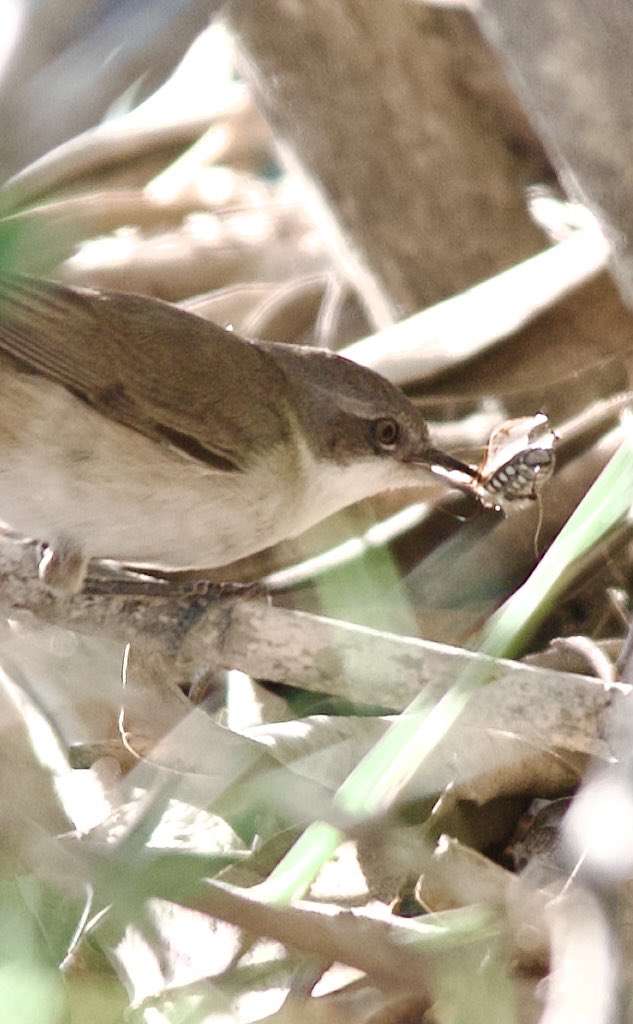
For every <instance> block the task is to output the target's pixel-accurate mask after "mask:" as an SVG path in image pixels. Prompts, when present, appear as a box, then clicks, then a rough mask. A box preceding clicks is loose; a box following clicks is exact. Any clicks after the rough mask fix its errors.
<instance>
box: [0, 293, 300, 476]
mask: <svg viewBox="0 0 633 1024" xmlns="http://www.w3.org/2000/svg"><path fill="white" fill-rule="evenodd" d="M2 354H4V355H5V356H8V357H10V358H11V359H12V360H13V361H15V362H16V363H17V364H18V365H19V366H20V368H21V369H22V370H24V371H27V372H37V373H40V374H43V375H44V376H45V377H47V378H48V379H50V380H51V381H54V382H55V383H57V384H61V385H62V386H63V387H65V388H66V389H67V390H68V391H70V392H72V393H73V394H74V395H76V396H77V397H79V398H81V399H82V400H83V401H85V402H87V403H88V404H89V405H91V406H92V407H93V408H94V409H96V410H98V411H99V412H102V413H105V414H106V415H109V416H110V417H111V418H112V419H114V420H116V421H117V422H119V423H123V424H124V425H125V426H128V427H131V428H132V429H134V430H137V431H139V432H141V433H143V434H145V435H146V436H148V437H152V438H154V439H156V440H162V441H166V442H167V443H169V444H171V445H173V446H175V447H176V448H178V449H180V450H181V451H182V452H185V453H186V454H188V455H189V456H193V457H195V458H196V459H198V460H199V461H201V462H204V463H206V464H207V465H208V466H210V467H213V468H215V469H218V470H223V471H232V470H239V469H243V468H244V467H245V464H246V462H247V459H245V457H244V453H245V452H247V453H248V452H252V453H253V454H255V453H256V452H257V451H258V450H259V449H260V447H261V446H262V442H263V439H265V438H267V437H270V436H278V433H279V430H280V429H281V430H282V433H283V422H284V421H283V418H282V417H283V410H282V409H281V407H280V402H279V397H278V385H279V380H280V371H279V369H278V368H277V366H276V364H275V361H274V359H272V358H271V357H270V356H269V355H268V354H267V352H266V351H265V349H263V348H260V347H259V346H257V345H254V344H252V343H251V342H248V341H244V340H243V339H241V338H239V337H238V336H236V335H235V334H233V333H232V332H231V331H225V330H223V329H222V328H221V327H218V326H217V325H215V324H212V323H210V322H208V321H206V320H203V319H202V318H200V317H197V316H195V315H193V314H190V313H187V312H185V311H184V310H181V309H178V308H177V307H175V306H172V305H170V304H169V303H165V302H160V301H159V300H156V299H148V298H145V297H143V296H140V295H128V294H124V293H120V292H111V291H101V290H99V291H96V290H95V291H93V290H91V289H84V288H71V287H65V286H63V285H59V284H54V283H52V282H49V281H41V280H37V279H34V278H28V277H21V276H17V275H16V276H14V275H9V274H0V355H2ZM0 372H1V371H0Z"/></svg>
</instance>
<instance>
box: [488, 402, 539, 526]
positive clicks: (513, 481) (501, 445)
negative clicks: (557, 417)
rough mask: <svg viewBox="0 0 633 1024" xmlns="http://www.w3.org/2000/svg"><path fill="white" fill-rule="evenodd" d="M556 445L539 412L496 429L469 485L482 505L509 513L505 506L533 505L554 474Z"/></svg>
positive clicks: (507, 422)
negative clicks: (530, 503)
mask: <svg viewBox="0 0 633 1024" xmlns="http://www.w3.org/2000/svg"><path fill="white" fill-rule="evenodd" d="M557 441H558V436H557V435H556V434H555V432H554V431H553V430H552V428H551V427H550V425H549V420H548V418H547V416H545V415H544V413H542V412H539V413H537V414H536V415H535V416H520V417H519V418H518V419H515V420H506V421H505V422H504V423H502V424H500V426H498V427H496V428H495V430H493V432H492V434H491V435H490V440H489V441H488V447H487V449H486V454H485V456H484V459H483V461H482V462H481V464H480V465H479V466H478V467H477V470H476V473H475V476H474V479H473V482H472V489H473V490H474V492H475V493H476V494H477V496H478V498H479V500H480V501H481V502H482V504H483V505H485V506H486V507H487V508H496V509H500V510H501V511H503V512H508V511H509V509H508V508H506V505H508V504H511V503H514V502H516V503H517V504H515V505H514V506H513V507H514V508H515V509H516V508H520V507H522V505H523V504H525V503H526V502H528V501H535V500H536V499H537V498H538V497H539V495H540V493H541V491H542V490H543V487H544V486H545V484H546V483H547V481H548V480H549V478H550V477H551V475H552V473H553V472H554V466H555V464H556V455H555V452H554V447H555V445H556V442H557Z"/></svg>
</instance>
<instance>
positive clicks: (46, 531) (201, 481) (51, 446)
mask: <svg viewBox="0 0 633 1024" xmlns="http://www.w3.org/2000/svg"><path fill="white" fill-rule="evenodd" d="M287 456H288V453H287V452H284V451H283V450H279V449H278V450H273V451H272V452H271V453H270V454H269V455H268V456H267V457H266V458H265V459H264V460H262V461H261V462H260V463H259V465H258V469H257V471H256V472H254V473H249V474H248V477H247V476H246V475H245V474H243V473H239V472H233V473H222V472H218V471H215V470H212V469H209V468H208V467H206V466H204V465H202V464H198V463H197V462H195V460H193V459H189V458H186V457H184V456H181V455H180V454H179V453H178V452H176V451H172V450H170V449H168V448H165V447H162V446H160V445H157V444H155V443H154V442H152V441H151V440H150V439H148V438H146V437H144V436H143V435H141V434H138V433H137V432H136V431H134V430H130V429H128V428H126V427H123V426H120V425H119V424H116V423H112V422H110V421H108V420H107V419H106V418H105V417H103V416H101V415H100V414H98V413H96V412H94V410H92V409H90V408H89V407H88V406H87V405H86V404H85V403H83V402H81V401H80V400H79V399H76V398H74V397H73V396H72V395H70V394H69V393H68V392H67V391H65V389H64V388H62V387H59V386H57V385H55V384H51V383H50V382H49V381H43V380H42V379H41V378H39V377H37V376H26V375H22V374H13V373H5V374H3V375H2V377H1V378H0V520H2V521H3V522H4V523H5V524H7V525H8V526H9V527H11V528H12V529H13V530H15V531H16V532H18V533H20V534H22V535H23V536H28V537H31V538H34V539H37V540H41V541H45V542H49V543H52V544H54V542H55V540H56V539H58V538H60V537H67V538H69V539H70V540H71V541H73V543H76V544H77V545H79V546H81V548H82V549H83V551H84V553H85V554H86V556H88V557H91V558H111V559H115V560H118V561H122V562H126V563H128V564H131V565H138V566H141V567H142V566H155V567H164V568H188V567H198V568H202V567H206V568H213V567H215V566H220V565H226V564H228V563H229V562H232V561H234V560H236V559H238V558H242V557H244V556H246V555H248V554H252V553H253V552H255V551H259V550H261V549H263V548H265V547H268V546H269V545H271V544H274V543H276V542H277V541H279V540H282V539H285V538H287V537H292V536H296V535H298V534H299V533H302V532H303V531H304V530H305V529H307V528H308V527H310V526H312V525H314V523H316V522H318V521H319V520H321V519H324V518H325V517H326V516H328V515H330V514H332V513H333V512H335V511H337V510H338V509H340V508H343V507H344V506H346V505H349V504H351V503H352V502H354V501H357V500H359V499H360V498H363V497H367V496H368V495H370V494H376V493H378V492H379V491H381V490H385V489H387V488H389V487H398V486H405V485H406V483H413V482H415V480H412V479H410V477H407V476H406V473H405V472H404V471H403V470H401V469H399V468H398V467H397V464H395V463H393V462H392V460H378V459H376V460H372V461H371V462H368V463H366V464H360V465H355V466H350V467H336V466H333V465H332V466H330V465H324V464H322V463H316V462H315V461H314V458H313V456H312V455H311V453H310V452H309V450H308V448H307V447H306V446H301V448H300V449H299V450H298V451H297V452H296V453H295V459H294V460H293V461H294V465H293V467H292V470H291V472H290V473H289V472H288V462H287V461H284V462H282V461H281V459H282V457H283V459H284V460H287ZM271 484H272V486H271Z"/></svg>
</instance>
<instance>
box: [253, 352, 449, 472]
mask: <svg viewBox="0 0 633 1024" xmlns="http://www.w3.org/2000/svg"><path fill="white" fill-rule="evenodd" d="M265 347H266V349H267V351H268V352H269V353H270V354H271V355H272V356H273V357H274V359H275V361H276V363H277V365H278V366H279V368H280V369H281V370H282V372H284V374H285V375H286V376H287V377H289V378H290V379H291V380H292V385H293V389H294V393H295V395H296V396H297V408H296V413H297V415H298V418H299V421H300V423H301V426H302V427H303V431H304V434H305V436H306V438H308V439H309V443H310V445H311V448H312V452H313V454H314V456H315V457H316V458H317V459H319V460H325V459H327V460H331V461H333V462H335V463H337V464H338V465H340V466H345V465H350V464H352V463H358V462H363V461H368V460H369V461H371V460H375V459H376V458H377V457H378V458H384V459H385V460H388V461H389V462H390V463H391V464H394V463H396V464H399V466H400V467H402V469H405V470H406V471H407V474H408V479H407V482H408V483H411V482H412V478H411V471H413V470H414V468H415V467H420V466H425V467H426V468H430V467H433V466H435V467H444V468H445V469H449V470H454V469H458V470H460V471H462V472H464V471H467V470H468V467H466V466H465V465H464V464H463V463H461V462H459V461H458V460H456V459H454V458H452V457H451V456H450V455H447V454H445V453H444V452H441V451H439V450H437V449H435V448H433V446H432V444H431V440H430V437H429V431H428V427H427V425H426V422H425V420H424V417H423V416H422V414H421V412H420V410H419V409H418V408H417V407H416V406H415V405H414V404H413V403H412V402H411V401H410V399H408V398H407V396H406V395H405V394H403V392H402V391H400V389H399V388H397V387H395V386H394V385H393V384H390V383H389V381H387V380H385V378H384V377H381V376H380V374H377V373H374V371H373V370H369V369H367V368H366V367H363V366H359V365H358V364H357V363H354V362H352V361H351V360H349V359H345V358H343V357H342V356H338V355H335V354H334V353H331V352H325V351H323V350H320V349H311V348H303V347H299V346H293V345H277V344H274V343H269V344H266V345H265ZM403 479H404V478H403ZM394 486H397V484H394Z"/></svg>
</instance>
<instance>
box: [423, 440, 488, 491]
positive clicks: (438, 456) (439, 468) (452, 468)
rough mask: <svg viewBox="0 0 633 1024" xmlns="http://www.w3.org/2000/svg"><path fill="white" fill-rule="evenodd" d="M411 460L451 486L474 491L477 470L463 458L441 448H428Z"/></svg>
mask: <svg viewBox="0 0 633 1024" xmlns="http://www.w3.org/2000/svg"><path fill="white" fill-rule="evenodd" d="M411 462H413V463H415V464H417V465H419V466H425V467H426V468H427V469H430V470H431V472H432V473H433V474H434V475H435V476H438V477H442V479H443V480H445V481H446V483H447V484H450V486H451V487H456V488H458V490H462V491H470V492H471V493H472V490H473V480H474V478H475V477H476V476H477V471H476V470H475V469H473V467H472V466H469V465H468V464H467V463H466V462H462V461H461V459H456V458H455V457H454V456H453V455H448V454H447V453H446V452H443V451H441V450H440V449H439V448H431V449H430V450H429V449H428V448H427V449H426V450H425V451H424V452H420V455H419V457H418V458H416V457H415V456H414V457H413V459H411Z"/></svg>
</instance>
